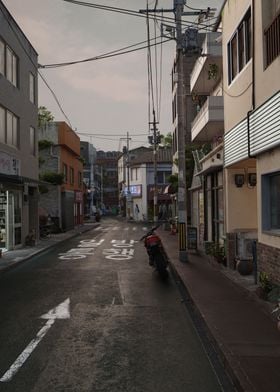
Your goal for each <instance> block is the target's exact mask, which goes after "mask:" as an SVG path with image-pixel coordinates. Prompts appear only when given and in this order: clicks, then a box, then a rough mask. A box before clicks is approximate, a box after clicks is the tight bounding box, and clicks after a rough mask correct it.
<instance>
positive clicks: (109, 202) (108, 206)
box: [96, 151, 120, 214]
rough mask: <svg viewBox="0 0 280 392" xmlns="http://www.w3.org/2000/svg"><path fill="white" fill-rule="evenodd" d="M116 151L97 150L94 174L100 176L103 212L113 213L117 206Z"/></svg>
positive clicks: (117, 153)
mask: <svg viewBox="0 0 280 392" xmlns="http://www.w3.org/2000/svg"><path fill="white" fill-rule="evenodd" d="M119 156H120V153H119V152H117V151H106V152H105V151H97V154H96V168H97V171H96V175H97V176H98V177H99V178H100V205H101V208H102V209H103V211H104V212H107V213H113V214H115V213H116V212H117V210H118V206H119V194H118V158H119Z"/></svg>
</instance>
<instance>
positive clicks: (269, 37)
mask: <svg viewBox="0 0 280 392" xmlns="http://www.w3.org/2000/svg"><path fill="white" fill-rule="evenodd" d="M264 41H265V53H266V67H268V66H269V65H270V64H271V63H272V62H273V61H274V60H275V59H276V58H277V57H278V56H279V54H280V12H279V13H278V15H277V16H276V18H275V19H274V20H273V22H272V23H271V24H270V26H269V27H268V28H267V29H265V30H264Z"/></svg>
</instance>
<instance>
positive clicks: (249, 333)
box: [158, 229, 280, 392]
mask: <svg viewBox="0 0 280 392" xmlns="http://www.w3.org/2000/svg"><path fill="white" fill-rule="evenodd" d="M158 234H159V235H160V237H161V238H162V241H163V244H164V248H165V250H166V253H167V255H168V257H169V260H170V263H171V266H172V268H173V269H174V270H175V271H176V273H177V274H178V276H179V278H180V280H181V281H182V282H183V284H184V286H185V287H186V289H187V291H188V293H189V295H190V297H191V299H192V301H193V302H194V304H195V307H196V308H197V310H198V311H199V313H200V315H201V316H202V317H203V319H204V321H205V322H206V325H207V327H208V330H209V332H210V335H211V336H212V337H213V339H214V340H215V342H216V345H217V347H218V351H219V352H220V357H221V358H222V360H223V363H224V366H225V368H226V369H227V370H228V371H229V373H230V374H231V376H232V378H233V381H234V383H235V385H236V387H237V389H238V390H240V391H246V392H247V391H248V392H253V391H254V392H268V391H269V392H279V391H280V333H279V332H278V330H277V328H276V322H274V321H273V319H272V317H271V316H270V315H269V314H268V312H265V311H264V306H263V305H264V304H263V302H264V301H262V300H260V299H258V298H257V296H256V295H255V294H252V293H251V292H250V291H246V290H245V289H244V287H241V286H240V285H238V284H237V283H235V282H233V281H232V280H230V279H229V278H228V277H227V276H226V275H225V274H224V273H223V272H222V271H221V270H220V269H219V268H215V267H214V266H212V265H211V264H210V263H209V261H208V259H207V258H206V257H203V256H199V255H195V254H189V255H188V256H189V257H188V259H189V261H188V262H187V263H182V262H180V261H179V258H178V256H179V252H178V236H177V235H175V236H173V235H170V232H167V231H164V230H163V229H159V230H158Z"/></svg>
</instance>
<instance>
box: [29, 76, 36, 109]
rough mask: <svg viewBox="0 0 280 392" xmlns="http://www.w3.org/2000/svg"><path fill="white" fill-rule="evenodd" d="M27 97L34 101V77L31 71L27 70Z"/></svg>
mask: <svg viewBox="0 0 280 392" xmlns="http://www.w3.org/2000/svg"><path fill="white" fill-rule="evenodd" d="M29 99H30V101H31V102H32V103H35V77H34V75H33V74H32V73H31V72H29Z"/></svg>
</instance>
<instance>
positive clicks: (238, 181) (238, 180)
mask: <svg viewBox="0 0 280 392" xmlns="http://www.w3.org/2000/svg"><path fill="white" fill-rule="evenodd" d="M244 181H245V176H244V174H235V176H234V182H235V185H236V186H237V188H241V187H242V186H243V185H244Z"/></svg>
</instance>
